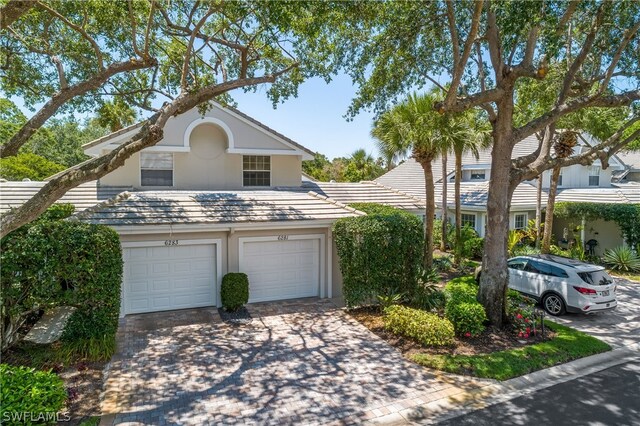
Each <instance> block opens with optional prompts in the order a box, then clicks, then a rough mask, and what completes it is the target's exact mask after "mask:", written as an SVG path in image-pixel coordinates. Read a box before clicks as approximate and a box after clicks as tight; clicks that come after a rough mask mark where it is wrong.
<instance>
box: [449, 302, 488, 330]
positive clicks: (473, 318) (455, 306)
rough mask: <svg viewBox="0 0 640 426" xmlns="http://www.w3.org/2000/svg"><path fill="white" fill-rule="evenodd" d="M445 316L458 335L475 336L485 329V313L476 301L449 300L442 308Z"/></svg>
mask: <svg viewBox="0 0 640 426" xmlns="http://www.w3.org/2000/svg"><path fill="white" fill-rule="evenodd" d="M444 315H445V317H446V318H447V319H448V320H449V321H451V323H452V324H453V327H454V328H455V330H456V334H458V335H460V336H467V337H470V336H477V335H478V334H480V333H482V332H483V331H484V329H485V327H484V323H485V321H487V314H486V313H485V311H484V307H483V306H482V305H481V304H480V303H478V302H475V301H474V302H460V301H459V300H454V299H452V300H449V301H448V302H447V304H446V305H445V308H444Z"/></svg>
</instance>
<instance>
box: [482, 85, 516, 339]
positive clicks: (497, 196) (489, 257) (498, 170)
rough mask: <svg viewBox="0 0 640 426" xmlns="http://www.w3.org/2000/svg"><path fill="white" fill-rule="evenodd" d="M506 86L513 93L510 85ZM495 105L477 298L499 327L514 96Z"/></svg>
mask: <svg viewBox="0 0 640 426" xmlns="http://www.w3.org/2000/svg"><path fill="white" fill-rule="evenodd" d="M507 89H508V90H507ZM505 90H507V91H511V93H513V87H510V88H506V89H505ZM497 107H498V114H497V117H496V119H495V121H494V122H493V123H492V124H493V148H492V152H491V158H492V159H491V179H490V180H489V194H488V199H487V229H486V233H485V239H484V253H483V256H482V275H481V278H480V290H479V292H478V300H479V301H480V303H482V305H483V306H484V308H485V311H486V313H487V317H488V318H489V321H490V322H491V324H492V325H493V326H494V327H497V328H502V327H503V326H504V325H505V324H506V323H507V322H508V318H507V311H506V296H507V286H508V284H509V271H508V269H507V239H508V236H509V210H510V207H511V195H512V194H513V191H514V189H515V186H516V185H511V152H512V150H513V140H512V139H513V134H512V117H513V99H512V98H508V99H504V100H502V101H501V102H499V103H498V105H497Z"/></svg>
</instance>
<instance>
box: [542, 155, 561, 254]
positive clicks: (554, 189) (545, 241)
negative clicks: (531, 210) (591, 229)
mask: <svg viewBox="0 0 640 426" xmlns="http://www.w3.org/2000/svg"><path fill="white" fill-rule="evenodd" d="M560 169H561V167H554V168H553V171H552V172H551V183H550V184H549V199H548V200H547V208H546V209H545V212H544V237H542V247H541V249H540V251H541V252H542V253H549V251H550V250H551V233H552V229H551V228H552V227H553V210H554V208H555V205H556V194H557V193H558V180H559V179H560Z"/></svg>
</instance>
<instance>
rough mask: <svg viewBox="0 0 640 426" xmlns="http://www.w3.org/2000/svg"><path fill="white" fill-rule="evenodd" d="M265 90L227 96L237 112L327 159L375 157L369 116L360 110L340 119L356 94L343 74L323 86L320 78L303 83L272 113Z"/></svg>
mask: <svg viewBox="0 0 640 426" xmlns="http://www.w3.org/2000/svg"><path fill="white" fill-rule="evenodd" d="M265 92H266V87H264V86H263V87H261V88H259V89H258V91H257V92H256V93H252V92H249V93H243V92H240V91H235V92H233V93H231V96H232V97H233V99H234V100H235V101H236V102H237V107H238V109H239V110H240V111H242V112H244V113H245V114H248V115H249V116H251V117H253V118H255V119H256V120H258V121H260V122H262V123H263V124H266V125H267V126H269V127H271V128H272V129H274V130H276V131H278V132H280V133H282V134H283V135H285V136H287V137H289V138H291V139H293V140H294V141H296V142H298V143H300V144H302V145H303V146H305V147H307V148H309V149H310V150H312V151H315V152H318V153H320V154H324V155H326V156H327V157H328V158H329V159H332V158H335V157H347V156H349V155H350V154H351V153H352V152H353V151H355V150H357V149H359V148H364V149H365V150H366V151H367V152H368V153H370V154H373V155H374V156H377V155H378V151H377V149H376V147H375V143H374V141H373V139H372V138H371V136H370V135H369V133H370V131H371V126H372V124H373V113H370V112H366V111H362V112H360V113H359V114H358V115H357V116H356V117H355V118H354V119H353V120H352V121H347V120H346V119H345V118H344V116H345V114H346V112H347V108H348V107H349V104H350V103H351V100H352V99H353V97H354V96H355V94H356V88H355V87H354V86H353V85H352V83H351V79H350V77H349V76H347V75H339V76H337V77H336V78H334V80H333V81H332V82H331V83H329V84H327V83H325V81H324V80H322V79H320V78H314V79H310V80H307V81H306V82H304V83H303V84H302V85H301V86H300V88H299V90H298V97H297V98H290V99H288V100H286V101H285V102H284V103H283V104H278V105H277V108H276V109H275V110H274V109H273V105H272V103H271V101H270V100H269V99H268V98H267V96H266V93H265Z"/></svg>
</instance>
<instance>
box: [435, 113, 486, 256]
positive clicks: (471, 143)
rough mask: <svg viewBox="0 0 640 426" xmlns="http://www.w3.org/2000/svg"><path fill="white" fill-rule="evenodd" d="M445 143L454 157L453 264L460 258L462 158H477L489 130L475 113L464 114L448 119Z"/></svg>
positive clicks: (484, 144)
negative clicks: (465, 155)
mask: <svg viewBox="0 0 640 426" xmlns="http://www.w3.org/2000/svg"><path fill="white" fill-rule="evenodd" d="M447 124H448V125H447V126H446V128H447V133H448V135H447V141H448V144H449V148H450V149H451V150H452V151H453V153H454V156H455V182H454V192H455V195H454V198H455V216H456V220H455V245H456V247H455V254H454V263H456V264H459V263H460V260H461V258H462V236H461V234H462V232H461V231H462V209H461V206H460V182H461V181H462V156H463V155H464V154H465V153H467V152H470V153H472V154H473V155H475V157H476V158H477V157H478V155H479V150H480V148H485V147H487V146H489V144H490V142H491V138H490V132H491V128H490V127H489V126H488V123H487V122H486V121H485V120H482V119H481V117H480V116H479V115H478V113H477V112H475V111H470V112H466V113H464V114H459V115H455V116H450V117H449V119H448V123H447Z"/></svg>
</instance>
